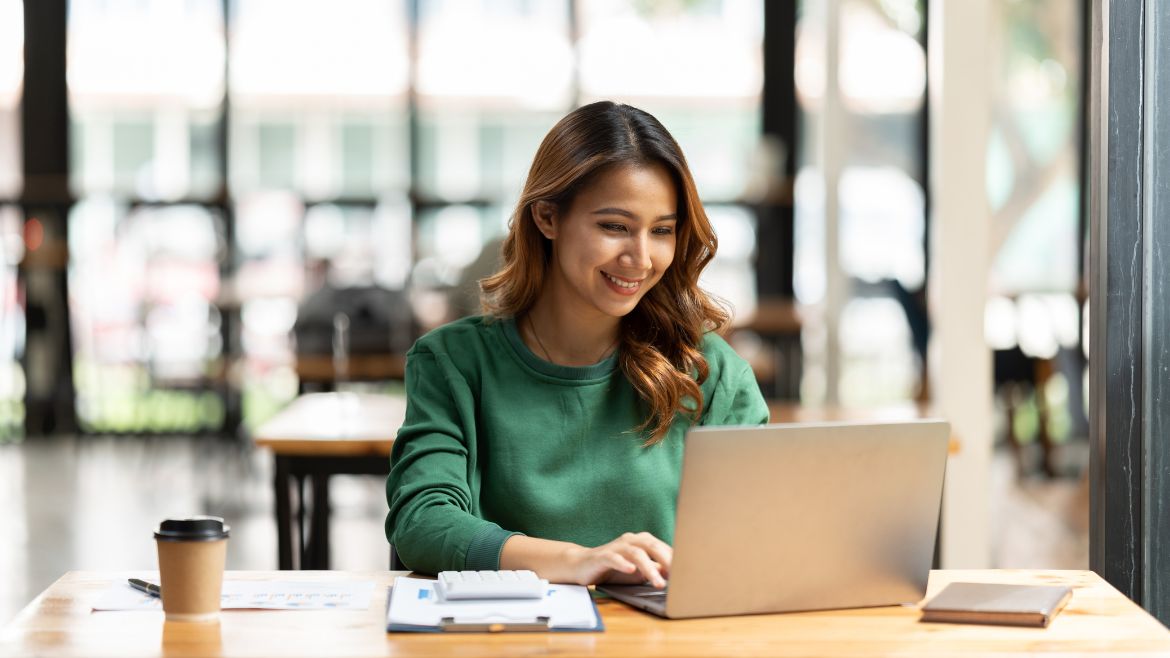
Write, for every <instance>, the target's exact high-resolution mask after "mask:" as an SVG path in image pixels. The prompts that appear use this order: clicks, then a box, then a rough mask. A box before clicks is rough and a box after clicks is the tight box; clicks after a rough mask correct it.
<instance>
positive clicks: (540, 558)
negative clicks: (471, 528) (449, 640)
mask: <svg viewBox="0 0 1170 658" xmlns="http://www.w3.org/2000/svg"><path fill="white" fill-rule="evenodd" d="M673 555H674V551H673V549H671V547H670V545H669V544H667V543H666V542H664V541H662V540H660V539H658V538H657V537H655V536H654V535H651V534H650V533H648V532H639V533H637V534H635V533H631V532H627V533H625V534H623V535H622V536H620V537H618V538H617V539H615V540H613V541H611V542H609V543H608V544H603V545H601V546H598V547H596V548H586V547H584V546H579V545H577V544H573V543H569V542H563V541H553V540H549V539H537V538H535V537H525V536H523V535H513V536H511V537H509V538H508V539H507V540H506V541H505V542H504V548H503V550H502V551H501V552H500V568H501V569H530V570H532V571H535V572H536V573H537V574H539V575H540V577H541V578H547V579H548V580H549V581H551V582H554V583H577V584H580V585H595V584H597V583H631V584H636V583H641V582H644V581H649V582H650V584H651V585H653V586H655V587H664V586H665V585H666V578H669V577H670V561H671V558H672V557H673Z"/></svg>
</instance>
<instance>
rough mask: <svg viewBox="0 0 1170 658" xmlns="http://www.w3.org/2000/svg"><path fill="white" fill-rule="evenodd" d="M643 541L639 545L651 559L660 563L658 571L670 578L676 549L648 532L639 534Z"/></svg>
mask: <svg viewBox="0 0 1170 658" xmlns="http://www.w3.org/2000/svg"><path fill="white" fill-rule="evenodd" d="M638 537H639V539H640V540H641V541H640V543H639V545H640V546H641V547H642V548H643V549H644V550H645V551H646V553H648V554H649V555H650V559H652V560H654V561H655V562H657V563H658V570H659V571H660V572H661V573H662V575H663V576H665V577H669V575H670V563H671V560H673V559H674V549H673V548H671V547H670V544H667V543H666V542H664V541H662V540H661V539H659V538H657V537H655V536H654V535H652V534H650V533H648V532H641V533H638Z"/></svg>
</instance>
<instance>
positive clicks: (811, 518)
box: [598, 420, 950, 619]
mask: <svg viewBox="0 0 1170 658" xmlns="http://www.w3.org/2000/svg"><path fill="white" fill-rule="evenodd" d="M949 437H950V425H949V424H948V423H946V422H943V421H937V420H924V421H912V422H898V423H870V424H859V423H823V424H791V425H764V426H760V427H711V428H707V427H700V428H694V429H692V430H690V431H689V432H688V433H687V437H686V448H685V452H684V459H683V469H682V482H681V483H680V487H679V493H678V508H677V513H676V521H675V533H674V558H673V564H672V566H671V570H670V580H669V584H668V585H667V588H666V590H665V591H664V590H657V589H654V588H652V587H649V586H638V585H601V586H598V589H599V590H601V591H604V592H606V593H607V594H609V595H611V596H613V597H614V598H616V599H618V600H621V601H624V602H626V603H629V604H631V605H634V606H637V607H639V608H642V609H644V610H647V611H650V612H653V613H654V614H657V615H660V616H663V617H670V618H676V619H677V618H685V617H711V616H718V615H744V614H755V613H766V612H787V611H794V610H820V609H829V608H854V607H866V606H880V605H892V604H900V603H911V602H917V601H919V600H921V599H922V597H923V596H925V594H926V581H927V578H928V576H929V575H930V567H931V562H932V560H933V556H934V545H935V535H936V532H937V530H938V521H939V505H940V503H941V500H942V484H943V472H944V470H945V467H946V459H947V444H948V441H949Z"/></svg>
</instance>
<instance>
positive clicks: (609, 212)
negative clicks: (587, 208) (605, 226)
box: [589, 208, 678, 222]
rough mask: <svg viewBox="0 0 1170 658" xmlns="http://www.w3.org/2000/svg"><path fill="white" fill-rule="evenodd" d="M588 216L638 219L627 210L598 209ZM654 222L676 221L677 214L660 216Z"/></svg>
mask: <svg viewBox="0 0 1170 658" xmlns="http://www.w3.org/2000/svg"><path fill="white" fill-rule="evenodd" d="M589 214H591V215H621V216H622V217H628V218H630V219H638V216H637V215H635V214H634V213H632V212H630V211H629V210H623V209H622V208H598V209H597V210H594V211H593V212H591V213H589ZM655 221H658V222H663V221H678V213H674V212H672V213H670V214H669V215H662V216H660V217H659V218H658V219H656V220H655Z"/></svg>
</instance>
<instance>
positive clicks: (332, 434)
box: [253, 393, 406, 569]
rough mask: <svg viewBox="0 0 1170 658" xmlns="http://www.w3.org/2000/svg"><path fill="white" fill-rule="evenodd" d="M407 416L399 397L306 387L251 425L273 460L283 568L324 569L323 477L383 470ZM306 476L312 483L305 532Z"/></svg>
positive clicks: (325, 513)
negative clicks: (314, 390)
mask: <svg viewBox="0 0 1170 658" xmlns="http://www.w3.org/2000/svg"><path fill="white" fill-rule="evenodd" d="M405 415H406V398H405V397H403V396H393V395H371V394H362V393H308V394H305V395H302V396H300V397H298V398H297V399H296V400H293V402H292V403H291V404H289V406H288V407H286V408H285V409H283V410H282V411H281V412H280V413H278V414H277V415H276V416H274V417H273V418H272V419H271V420H270V421H268V422H267V423H264V424H263V425H261V426H260V428H258V429H257V430H256V432H255V433H254V437H253V438H254V441H255V443H256V445H258V446H261V447H264V448H267V449H269V450H271V451H272V452H273V455H274V457H275V460H276V475H275V477H274V478H273V490H274V494H275V497H276V529H277V536H278V538H277V544H278V553H279V564H280V568H281V569H328V568H329V476H331V475H338V474H356V475H367V474H369V475H385V474H387V473H389V472H390V448H391V446H393V444H394V437H395V435H397V434H398V428H399V427H401V426H402V420H403V418H404V417H405ZM306 478H308V479H309V481H310V485H311V487H312V490H313V505H312V516H311V519H310V522H309V527H308V531H307V532H306V528H305V500H304V480H305V479H306ZM294 480H295V484H296V486H295V487H294V486H293V483H294ZM294 508H295V512H296V516H297V525H296V530H295V532H294V529H293V523H292V515H293V511H294ZM294 535H295V541H294Z"/></svg>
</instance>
